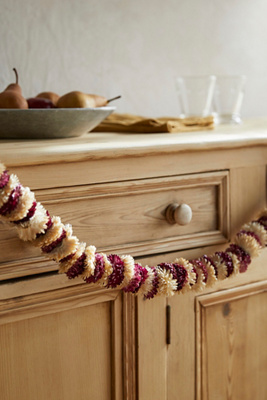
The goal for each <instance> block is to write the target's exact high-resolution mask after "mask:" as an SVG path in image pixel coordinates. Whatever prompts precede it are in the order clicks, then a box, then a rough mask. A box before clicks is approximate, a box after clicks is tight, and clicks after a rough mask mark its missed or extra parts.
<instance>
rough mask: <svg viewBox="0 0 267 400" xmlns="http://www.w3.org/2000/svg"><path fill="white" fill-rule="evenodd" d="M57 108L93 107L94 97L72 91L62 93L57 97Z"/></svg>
mask: <svg viewBox="0 0 267 400" xmlns="http://www.w3.org/2000/svg"><path fill="white" fill-rule="evenodd" d="M57 107H58V108H94V107H95V99H94V98H93V97H92V96H91V95H88V94H85V93H83V92H79V91H73V92H69V93H66V94H64V95H63V96H61V97H60V98H59V99H58V102H57Z"/></svg>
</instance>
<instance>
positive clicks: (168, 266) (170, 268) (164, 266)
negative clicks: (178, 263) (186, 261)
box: [158, 263, 177, 279]
mask: <svg viewBox="0 0 267 400" xmlns="http://www.w3.org/2000/svg"><path fill="white" fill-rule="evenodd" d="M158 266H159V267H160V268H161V269H165V270H166V271H170V273H171V274H172V277H173V279H177V272H176V269H175V267H174V265H173V264H170V263H161V264H159V265H158Z"/></svg>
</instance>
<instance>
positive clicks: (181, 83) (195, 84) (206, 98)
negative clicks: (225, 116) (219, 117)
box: [176, 75, 216, 118]
mask: <svg viewBox="0 0 267 400" xmlns="http://www.w3.org/2000/svg"><path fill="white" fill-rule="evenodd" d="M215 82H216V77H215V76H214V75H206V76H180V77H178V78H176V89H177V95H178V103H179V108H180V114H179V116H180V118H185V117H206V116H208V115H211V113H212V101H213V95H214V89H215Z"/></svg>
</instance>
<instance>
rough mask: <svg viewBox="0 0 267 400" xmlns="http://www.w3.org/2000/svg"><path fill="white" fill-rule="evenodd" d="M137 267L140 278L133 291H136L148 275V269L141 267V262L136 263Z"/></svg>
mask: <svg viewBox="0 0 267 400" xmlns="http://www.w3.org/2000/svg"><path fill="white" fill-rule="evenodd" d="M138 268H139V274H140V277H141V280H140V282H139V285H138V286H137V287H136V289H135V291H134V292H133V293H137V292H138V290H139V289H140V287H141V286H142V285H143V284H144V283H145V281H146V279H147V277H148V270H147V269H146V268H145V267H143V266H142V265H141V264H138Z"/></svg>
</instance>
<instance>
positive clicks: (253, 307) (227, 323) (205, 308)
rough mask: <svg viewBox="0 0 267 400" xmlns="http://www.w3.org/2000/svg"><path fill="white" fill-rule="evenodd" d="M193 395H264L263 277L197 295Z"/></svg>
mask: <svg viewBox="0 0 267 400" xmlns="http://www.w3.org/2000/svg"><path fill="white" fill-rule="evenodd" d="M197 310H198V317H197V331H198V336H197V355H198V362H197V388H198V393H197V399H199V400H200V399H201V400H213V399H216V400H228V399H233V400H234V399H242V400H251V399H257V400H265V399H266V398H267V380H266V370H267V346H266V330H267V281H264V282H261V283H255V284H250V285H246V286H244V287H240V288H235V289H231V290H226V291H223V292H218V293H214V294H210V295H206V296H200V297H199V298H198V299H197Z"/></svg>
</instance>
